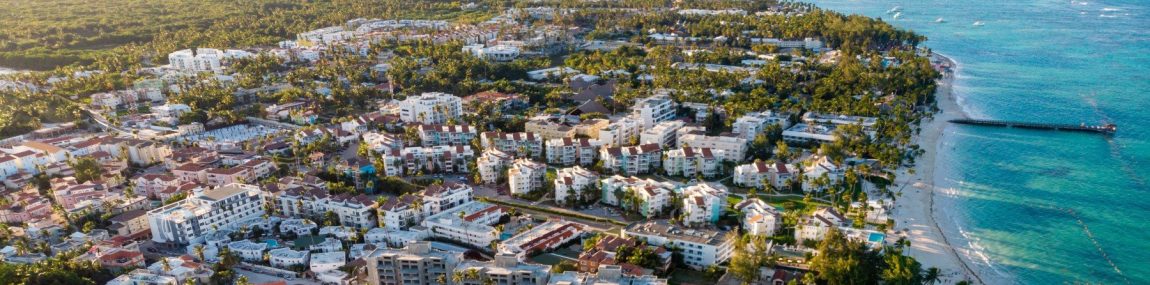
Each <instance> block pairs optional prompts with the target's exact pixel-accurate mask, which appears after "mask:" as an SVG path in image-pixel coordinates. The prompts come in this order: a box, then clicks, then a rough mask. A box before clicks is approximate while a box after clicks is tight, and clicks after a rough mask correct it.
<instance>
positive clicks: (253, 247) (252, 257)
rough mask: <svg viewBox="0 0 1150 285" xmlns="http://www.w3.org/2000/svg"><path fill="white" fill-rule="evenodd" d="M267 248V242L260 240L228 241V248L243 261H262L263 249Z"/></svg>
mask: <svg viewBox="0 0 1150 285" xmlns="http://www.w3.org/2000/svg"><path fill="white" fill-rule="evenodd" d="M267 249H268V244H266V243H262V242H252V241H250V240H246V239H245V240H239V241H233V242H231V243H228V250H229V251H231V252H232V253H235V254H236V255H238V256H239V257H240V259H243V260H244V261H249V262H250V261H262V260H264V251H265V250H267Z"/></svg>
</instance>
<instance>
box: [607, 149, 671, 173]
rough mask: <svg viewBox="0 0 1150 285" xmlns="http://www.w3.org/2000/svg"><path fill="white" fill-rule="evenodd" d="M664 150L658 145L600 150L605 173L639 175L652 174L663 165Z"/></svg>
mask: <svg viewBox="0 0 1150 285" xmlns="http://www.w3.org/2000/svg"><path fill="white" fill-rule="evenodd" d="M662 153H663V151H662V148H661V147H660V146H659V145H657V144H645V145H638V146H627V147H604V148H602V149H600V150H599V157H600V159H601V161H602V162H603V171H607V172H611V173H622V174H627V175H639V174H646V173H651V172H652V171H654V170H655V169H657V167H659V165H660V164H662V162H663V161H662V158H663V157H662Z"/></svg>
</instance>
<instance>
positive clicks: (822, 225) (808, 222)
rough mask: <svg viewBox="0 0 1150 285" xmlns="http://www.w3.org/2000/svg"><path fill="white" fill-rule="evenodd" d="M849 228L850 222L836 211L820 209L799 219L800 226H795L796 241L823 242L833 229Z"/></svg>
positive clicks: (826, 208) (827, 208) (825, 208)
mask: <svg viewBox="0 0 1150 285" xmlns="http://www.w3.org/2000/svg"><path fill="white" fill-rule="evenodd" d="M849 226H850V220H848V219H847V218H846V217H845V216H843V215H842V214H839V212H838V211H835V209H833V208H830V207H823V208H819V209H818V210H815V212H814V213H811V215H810V216H806V217H801V218H799V222H798V224H797V225H795V240H797V241H799V242H802V241H805V240H813V241H821V240H823V238H824V237H826V235H827V232H828V231H830V230H831V229H832V228H840V227H849Z"/></svg>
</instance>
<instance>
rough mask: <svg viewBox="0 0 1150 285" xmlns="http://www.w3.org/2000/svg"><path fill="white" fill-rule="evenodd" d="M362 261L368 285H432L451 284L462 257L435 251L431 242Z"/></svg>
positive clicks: (386, 251) (385, 251) (373, 254)
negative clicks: (364, 263) (454, 271)
mask: <svg viewBox="0 0 1150 285" xmlns="http://www.w3.org/2000/svg"><path fill="white" fill-rule="evenodd" d="M363 260H364V261H365V262H366V263H367V264H366V271H367V283H368V284H381V285H431V284H440V283H446V282H450V280H452V277H453V272H452V271H453V270H454V269H455V267H456V265H457V264H459V262H461V261H463V254H462V253H459V252H449V251H441V250H436V249H432V248H431V243H430V242H425V241H421V242H412V243H408V244H406V245H405V246H404V247H403V248H402V249H390V248H380V249H376V250H374V251H372V252H370V253H367V254H366V256H364V258H363ZM441 278H442V279H441ZM440 280H443V281H442V282H441V281H440Z"/></svg>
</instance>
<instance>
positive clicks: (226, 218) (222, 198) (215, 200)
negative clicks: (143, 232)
mask: <svg viewBox="0 0 1150 285" xmlns="http://www.w3.org/2000/svg"><path fill="white" fill-rule="evenodd" d="M264 195H265V194H264V192H263V191H262V190H260V188H259V187H258V186H255V185H247V184H231V185H226V186H223V187H219V188H215V189H211V190H205V191H203V192H197V193H193V194H192V195H190V196H189V197H188V198H187V199H184V200H183V201H179V202H175V203H172V204H168V205H166V206H163V207H160V208H157V209H154V210H151V211H148V226H149V228H150V229H151V231H152V241H155V242H159V243H175V244H189V243H198V242H199V241H201V240H202V239H203V235H204V234H205V233H208V232H212V231H217V230H221V229H235V228H239V227H240V226H242V225H247V224H250V223H251V222H252V221H255V220H259V219H262V218H261V217H262V216H263V215H264V209H263V207H264V201H265V198H264Z"/></svg>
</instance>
